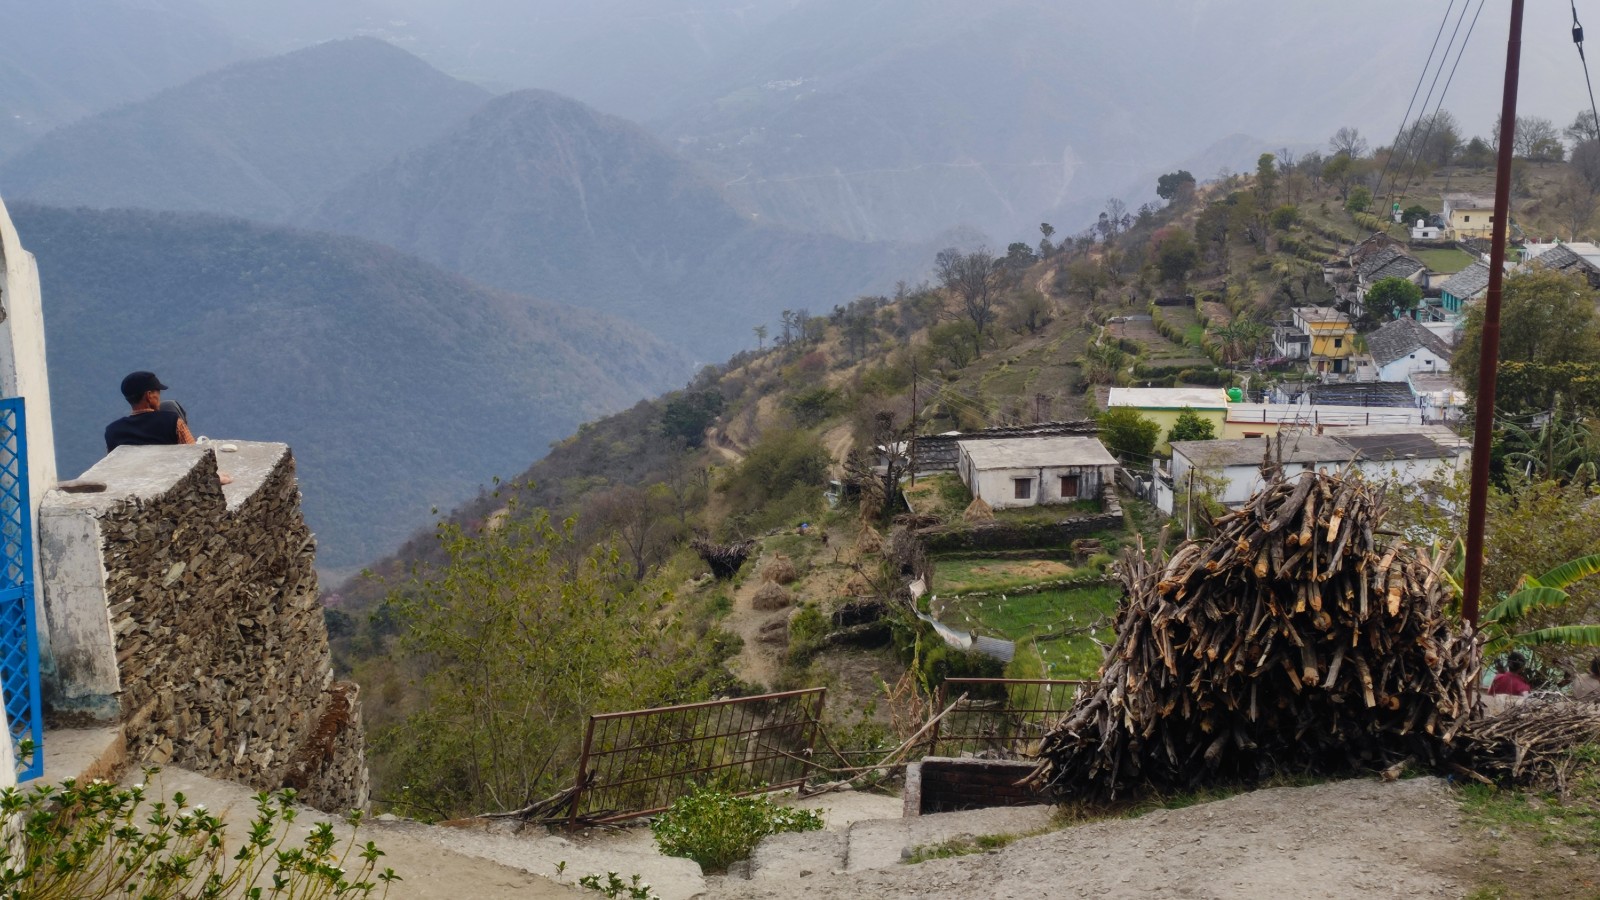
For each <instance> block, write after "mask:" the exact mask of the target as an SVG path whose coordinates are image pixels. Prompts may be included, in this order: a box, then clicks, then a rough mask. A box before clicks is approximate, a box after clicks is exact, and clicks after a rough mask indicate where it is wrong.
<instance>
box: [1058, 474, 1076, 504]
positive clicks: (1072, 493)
mask: <svg viewBox="0 0 1600 900" xmlns="http://www.w3.org/2000/svg"><path fill="white" fill-rule="evenodd" d="M1077 496H1078V476H1076V475H1063V476H1061V499H1063V500H1066V499H1068V498H1076V497H1077Z"/></svg>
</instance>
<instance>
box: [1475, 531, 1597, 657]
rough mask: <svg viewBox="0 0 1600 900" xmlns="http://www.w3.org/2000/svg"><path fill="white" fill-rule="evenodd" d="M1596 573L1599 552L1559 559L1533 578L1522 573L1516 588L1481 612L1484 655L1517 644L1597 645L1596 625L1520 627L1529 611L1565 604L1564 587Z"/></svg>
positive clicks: (1501, 650)
mask: <svg viewBox="0 0 1600 900" xmlns="http://www.w3.org/2000/svg"><path fill="white" fill-rule="evenodd" d="M1597 574H1600V553H1596V554H1592V555H1590V556H1580V557H1578V558H1577V559H1574V560H1572V561H1570V562H1566V563H1562V564H1561V565H1559V566H1556V567H1555V568H1554V569H1551V570H1550V571H1548V572H1546V573H1544V574H1543V575H1540V576H1539V577H1537V578H1535V577H1533V576H1531V575H1524V576H1522V580H1521V581H1520V582H1518V584H1517V589H1516V590H1515V591H1512V592H1511V593H1510V594H1507V595H1505V596H1504V597H1503V598H1502V599H1501V600H1500V602H1499V603H1496V604H1495V605H1494V606H1493V607H1492V608H1490V609H1489V611H1488V612H1486V613H1484V615H1483V619H1482V621H1481V623H1480V630H1481V631H1482V632H1483V634H1484V635H1485V636H1486V637H1487V638H1488V640H1487V641H1486V642H1485V644H1484V648H1483V653H1484V656H1485V658H1492V657H1495V656H1498V655H1500V654H1502V653H1505V652H1507V651H1509V650H1513V649H1516V648H1519V647H1536V646H1539V645H1542V644H1561V645H1564V646H1568V647H1600V625H1552V626H1550V627H1547V628H1536V629H1533V630H1529V631H1524V630H1521V629H1522V623H1523V621H1524V620H1525V619H1527V617H1528V616H1529V615H1530V614H1531V613H1533V612H1535V611H1537V610H1545V609H1555V608H1558V607H1561V606H1565V605H1566V603H1567V601H1568V600H1570V599H1571V597H1570V596H1569V595H1568V594H1567V591H1566V589H1567V588H1568V587H1571V586H1572V585H1573V584H1574V583H1576V582H1578V581H1580V580H1582V579H1584V578H1587V577H1589V576H1591V575H1597Z"/></svg>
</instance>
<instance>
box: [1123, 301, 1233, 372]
mask: <svg viewBox="0 0 1600 900" xmlns="http://www.w3.org/2000/svg"><path fill="white" fill-rule="evenodd" d="M1190 314H1191V315H1192V314H1193V311H1192V310H1191V311H1190ZM1106 330H1107V331H1108V332H1109V333H1110V334H1111V336H1112V337H1115V338H1121V339H1123V340H1126V341H1129V342H1131V343H1134V344H1137V345H1138V346H1139V356H1140V357H1141V358H1142V360H1143V362H1144V364H1145V365H1147V366H1178V367H1181V368H1185V369H1199V368H1205V367H1207V366H1209V365H1211V360H1209V359H1207V358H1206V357H1205V354H1203V353H1201V352H1200V351H1198V350H1195V349H1193V348H1191V347H1185V346H1183V345H1182V344H1176V343H1173V342H1172V341H1169V340H1167V338H1166V337H1165V336H1164V335H1162V333H1161V332H1159V331H1157V330H1156V326H1155V324H1154V323H1153V322H1152V321H1151V320H1150V317H1149V316H1128V317H1126V318H1124V320H1123V321H1121V322H1112V323H1111V324H1109V325H1107V326H1106Z"/></svg>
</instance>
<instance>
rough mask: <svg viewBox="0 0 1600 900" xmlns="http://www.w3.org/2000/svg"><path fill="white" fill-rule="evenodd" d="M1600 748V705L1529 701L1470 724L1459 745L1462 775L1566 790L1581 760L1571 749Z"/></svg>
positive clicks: (1559, 699)
mask: <svg viewBox="0 0 1600 900" xmlns="http://www.w3.org/2000/svg"><path fill="white" fill-rule="evenodd" d="M1589 744H1600V703H1589V702H1585V701H1581V700H1569V699H1566V698H1555V697H1552V698H1548V699H1543V698H1541V699H1533V698H1530V699H1527V700H1524V701H1522V702H1520V703H1516V704H1514V705H1512V706H1511V707H1510V708H1509V709H1507V710H1506V711H1505V712H1502V713H1500V714H1499V715H1497V716H1490V717H1488V718H1483V719H1478V720H1477V721H1474V722H1473V723H1471V724H1470V725H1468V726H1467V727H1466V728H1465V729H1464V730H1463V731H1462V732H1461V736H1460V738H1459V739H1458V741H1457V745H1458V746H1457V747H1456V750H1457V753H1456V758H1457V759H1459V760H1460V762H1459V763H1456V764H1455V766H1454V767H1455V768H1457V770H1458V771H1461V772H1463V774H1466V775H1468V776H1470V777H1473V778H1476V779H1478V780H1479V781H1483V782H1486V783H1489V782H1491V781H1492V782H1495V783H1503V784H1514V785H1524V786H1531V787H1537V788H1541V789H1555V790H1559V791H1561V792H1563V793H1565V791H1566V786H1567V774H1568V773H1569V772H1570V771H1571V770H1572V768H1573V766H1574V765H1576V764H1577V763H1578V762H1579V759H1578V758H1577V757H1576V756H1575V755H1574V754H1573V752H1572V751H1573V749H1574V748H1576V747H1582V746H1584V745H1589Z"/></svg>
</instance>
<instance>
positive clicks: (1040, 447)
mask: <svg viewBox="0 0 1600 900" xmlns="http://www.w3.org/2000/svg"><path fill="white" fill-rule="evenodd" d="M956 446H957V448H958V450H959V461H958V462H957V464H956V471H957V472H959V473H960V475H961V480H962V481H964V482H966V485H967V489H968V490H970V491H972V496H974V497H981V498H982V499H983V501H984V502H985V503H987V504H989V505H990V506H991V507H993V508H994V509H1007V508H1010V507H1017V506H1040V505H1046V504H1051V503H1072V502H1075V501H1078V500H1099V499H1100V494H1101V489H1102V488H1103V487H1105V486H1107V485H1109V484H1110V483H1111V479H1112V476H1113V474H1114V473H1115V471H1116V467H1117V460H1116V458H1115V457H1113V456H1112V455H1111V454H1110V453H1108V452H1107V451H1106V448H1105V446H1104V445H1102V444H1101V443H1100V442H1099V441H1098V440H1095V439H1094V438H1091V437H1019V438H1002V439H995V440H982V441H960V442H958V443H957V445H956Z"/></svg>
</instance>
